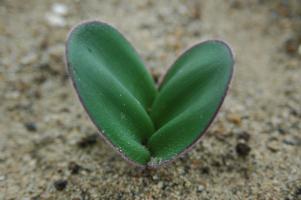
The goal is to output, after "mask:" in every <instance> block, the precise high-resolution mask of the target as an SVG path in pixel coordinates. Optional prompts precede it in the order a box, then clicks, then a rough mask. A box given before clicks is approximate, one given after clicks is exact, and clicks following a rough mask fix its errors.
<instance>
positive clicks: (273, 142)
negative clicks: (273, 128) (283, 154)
mask: <svg viewBox="0 0 301 200" xmlns="http://www.w3.org/2000/svg"><path fill="white" fill-rule="evenodd" d="M279 145H280V144H279V142H278V140H277V139H274V138H271V139H270V140H268V142H267V144H266V146H267V148H268V149H269V150H270V151H272V152H277V151H279V149H280V146H279Z"/></svg>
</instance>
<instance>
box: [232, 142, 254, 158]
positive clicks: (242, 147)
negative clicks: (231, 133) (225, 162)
mask: <svg viewBox="0 0 301 200" xmlns="http://www.w3.org/2000/svg"><path fill="white" fill-rule="evenodd" d="M235 150H236V153H237V154H238V156H241V157H246V156H247V155H249V153H250V151H251V147H249V146H248V145H247V144H245V143H238V144H237V145H236V147H235Z"/></svg>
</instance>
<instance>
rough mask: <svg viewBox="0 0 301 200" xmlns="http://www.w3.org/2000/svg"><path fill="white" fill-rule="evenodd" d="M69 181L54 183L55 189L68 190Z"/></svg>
mask: <svg viewBox="0 0 301 200" xmlns="http://www.w3.org/2000/svg"><path fill="white" fill-rule="evenodd" d="M67 183H68V182H67V181H66V180H57V181H55V182H54V183H53V185H54V187H55V189H57V190H58V191H62V190H64V189H65V188H66V186H67Z"/></svg>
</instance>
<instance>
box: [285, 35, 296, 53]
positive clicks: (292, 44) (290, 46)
mask: <svg viewBox="0 0 301 200" xmlns="http://www.w3.org/2000/svg"><path fill="white" fill-rule="evenodd" d="M298 47H299V44H298V41H297V40H296V39H295V38H290V39H288V40H286V42H285V50H286V53H287V54H290V55H294V54H296V52H297V51H298Z"/></svg>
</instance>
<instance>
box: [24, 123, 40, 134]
mask: <svg viewBox="0 0 301 200" xmlns="http://www.w3.org/2000/svg"><path fill="white" fill-rule="evenodd" d="M24 126H25V127H26V129H27V130H28V131H30V132H36V131H37V125H36V124H35V123H34V122H27V123H25V124H24Z"/></svg>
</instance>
